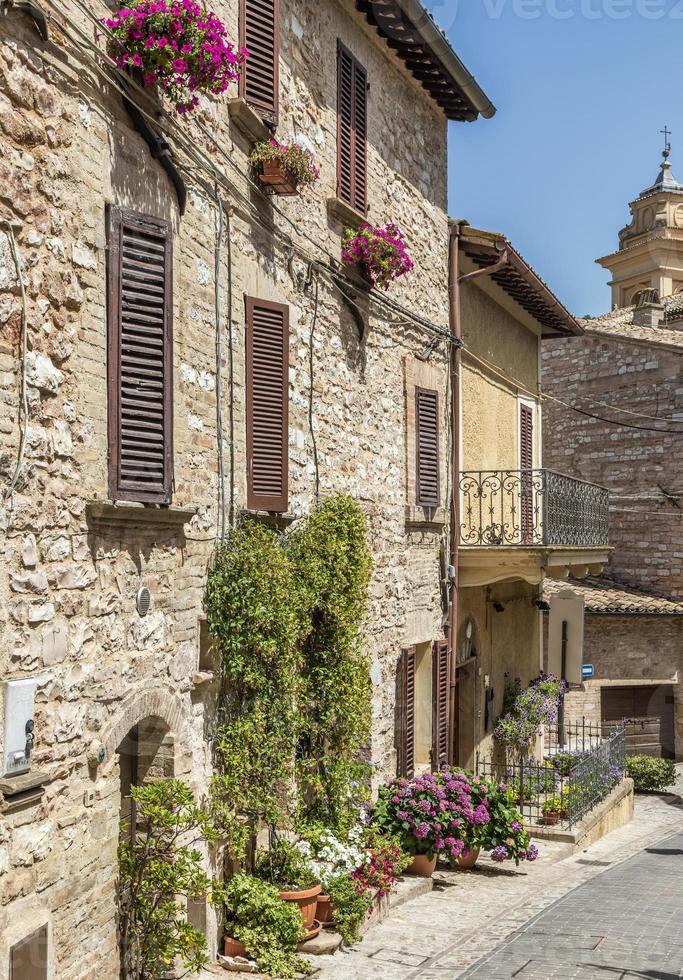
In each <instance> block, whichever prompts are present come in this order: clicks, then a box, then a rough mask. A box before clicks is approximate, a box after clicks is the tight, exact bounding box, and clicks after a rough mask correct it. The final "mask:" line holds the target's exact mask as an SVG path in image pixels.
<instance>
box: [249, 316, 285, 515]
mask: <svg viewBox="0 0 683 980" xmlns="http://www.w3.org/2000/svg"><path fill="white" fill-rule="evenodd" d="M246 304H247V506H248V507H249V509H250V510H267V511H270V512H279V513H282V512H284V511H286V510H287V507H288V441H289V440H288V433H289V429H288V427H289V307H287V306H282V305H281V304H279V303H269V302H267V301H266V300H260V299H253V298H251V297H247V299H246Z"/></svg>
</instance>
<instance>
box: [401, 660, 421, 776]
mask: <svg viewBox="0 0 683 980" xmlns="http://www.w3.org/2000/svg"><path fill="white" fill-rule="evenodd" d="M416 662H417V648H416V647H408V649H407V650H404V651H403V653H402V654H401V660H400V673H399V684H400V689H399V705H398V711H397V725H398V733H397V734H398V738H397V743H398V774H399V776H403V777H405V778H406V779H410V778H412V776H413V775H414V774H415V667H416Z"/></svg>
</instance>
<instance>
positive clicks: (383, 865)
mask: <svg viewBox="0 0 683 980" xmlns="http://www.w3.org/2000/svg"><path fill="white" fill-rule="evenodd" d="M364 837H365V848H366V850H365V854H366V859H365V861H364V862H363V864H361V865H360V867H358V868H356V870H355V871H354V872H353V874H352V877H353V879H354V880H355V881H356V882H357V884H358V885H359V886H360V887H361V888H368V889H370V891H371V892H372V893H373V895H375V896H376V897H377V898H385V897H386V896H387V895H389V894H390V893H391V891H392V890H393V888H394V886H395V885H396V882H397V881H398V879H399V877H400V875H401V874H402V873H403V871H405V869H406V868H407V867H408V866H409V865H410V863H411V861H412V856H411V855H410V854H407V853H406V851H404V850H403V848H402V846H401V841H400V840H399V838H398V837H396V836H393V835H391V834H382V833H380V831H379V830H378V828H377V827H375V826H372V825H371V826H369V827H366V828H365V835H364Z"/></svg>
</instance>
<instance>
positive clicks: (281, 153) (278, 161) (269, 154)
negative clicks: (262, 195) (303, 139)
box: [249, 139, 320, 194]
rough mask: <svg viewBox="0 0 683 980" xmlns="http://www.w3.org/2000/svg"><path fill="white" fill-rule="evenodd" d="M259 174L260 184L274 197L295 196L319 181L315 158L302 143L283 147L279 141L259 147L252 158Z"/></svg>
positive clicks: (255, 149)
mask: <svg viewBox="0 0 683 980" xmlns="http://www.w3.org/2000/svg"><path fill="white" fill-rule="evenodd" d="M249 163H250V164H251V166H252V167H253V168H254V169H255V170H257V171H258V172H259V180H260V181H261V183H262V184H264V185H265V186H266V187H268V188H270V189H271V190H272V191H273V192H274V193H275V194H296V193H297V192H298V189H299V187H300V186H304V187H308V186H310V185H311V184H315V183H316V181H318V180H320V171H319V170H318V168H317V166H316V164H315V159H314V157H313V154H312V153H311V151H310V150H309V149H307V148H306V147H304V146H301V145H300V144H299V143H296V142H294V143H280V142H278V140H276V139H271V140H264V141H263V142H260V143H257V144H256V145H255V146H254V149H253V150H252V152H251V156H250V157H249Z"/></svg>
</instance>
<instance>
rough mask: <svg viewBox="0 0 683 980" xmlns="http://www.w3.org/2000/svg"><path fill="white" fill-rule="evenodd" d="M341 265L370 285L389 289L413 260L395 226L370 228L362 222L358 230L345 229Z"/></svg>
mask: <svg viewBox="0 0 683 980" xmlns="http://www.w3.org/2000/svg"><path fill="white" fill-rule="evenodd" d="M342 246H343V251H342V262H343V263H344V265H346V266H348V267H349V268H350V269H357V270H358V271H359V272H360V274H361V276H362V277H363V278H364V279H365V280H366V282H367V283H368V285H370V286H381V288H382V289H388V288H389V286H390V285H391V284H392V283H393V282H395V281H396V280H397V279H400V278H401V276H405V275H406V274H407V273H408V272H410V270H411V269H412V268H413V260H412V259H411V258H410V256H409V255H408V248H407V245H406V242H405V240H404V238H403V233H402V231H401V229H400V228H399V227H398V225H395V224H388V225H385V226H384V227H380V226H377V227H375V226H373V225H371V224H368V223H367V222H365V223H364V224H362V225H361V226H360V228H359V230H358V231H354V230H352V229H347V230H346V231H345V232H344V237H343V239H342Z"/></svg>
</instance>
